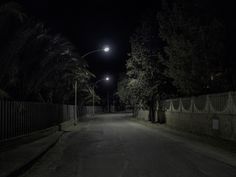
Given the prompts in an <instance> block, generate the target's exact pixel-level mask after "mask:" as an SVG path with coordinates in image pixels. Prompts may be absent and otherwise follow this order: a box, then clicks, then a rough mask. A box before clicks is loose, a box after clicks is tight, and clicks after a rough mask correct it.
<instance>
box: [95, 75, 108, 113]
mask: <svg viewBox="0 0 236 177" xmlns="http://www.w3.org/2000/svg"><path fill="white" fill-rule="evenodd" d="M109 80H110V78H109V77H105V78H103V79H100V80H98V81H96V82H95V83H94V84H93V116H94V115H95V110H94V104H95V86H96V85H97V84H98V83H99V82H101V81H107V82H108V81H109Z"/></svg>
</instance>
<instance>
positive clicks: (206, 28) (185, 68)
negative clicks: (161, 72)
mask: <svg viewBox="0 0 236 177" xmlns="http://www.w3.org/2000/svg"><path fill="white" fill-rule="evenodd" d="M204 7H205V5H204V4H202V3H200V2H198V1H187V0H180V1H178V2H176V3H172V4H168V3H166V1H163V10H162V12H160V13H159V14H158V22H159V27H160V30H159V31H160V37H161V39H162V40H163V41H165V42H166V47H165V53H166V55H167V57H168V59H169V62H168V69H169V72H168V74H169V76H170V77H171V78H173V80H174V84H175V85H176V87H177V88H178V89H179V92H180V93H181V94H182V95H189V96H190V95H197V94H202V93H206V92H209V91H211V90H212V89H213V88H215V87H213V85H212V84H216V83H215V82H216V81H217V82H218V91H219V90H222V89H223V88H220V87H219V86H220V85H222V86H226V83H224V81H225V80H224V79H221V80H216V79H215V78H216V77H217V76H219V75H224V65H223V60H224V27H223V25H222V24H221V23H220V22H219V21H218V20H217V19H215V18H214V16H212V15H211V14H210V12H209V9H208V10H207V9H205V8H204ZM219 82H220V83H219Z"/></svg>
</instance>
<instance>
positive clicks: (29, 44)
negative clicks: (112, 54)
mask: <svg viewBox="0 0 236 177" xmlns="http://www.w3.org/2000/svg"><path fill="white" fill-rule="evenodd" d="M18 9H20V8H19V6H18V5H11V4H6V5H3V6H2V7H1V8H0V23H1V24H3V25H4V26H3V28H1V31H2V32H3V33H2V34H0V35H2V36H5V38H4V45H0V51H1V52H0V89H1V90H0V94H1V95H3V96H4V97H7V98H11V99H14V100H24V101H43V102H52V103H69V102H70V101H71V100H73V99H72V95H74V83H75V81H76V80H77V81H79V82H78V92H83V94H82V95H83V96H84V97H83V98H81V99H86V97H88V96H89V95H91V93H90V92H84V90H85V89H89V79H90V78H91V77H94V75H93V74H92V73H90V72H89V71H88V69H87V64H86V62H85V61H84V60H83V59H82V58H81V57H80V55H79V54H78V52H77V49H76V48H75V46H74V45H73V44H72V43H71V42H70V41H69V40H68V39H66V38H64V37H62V36H61V35H54V34H53V33H51V32H50V30H49V29H48V28H47V27H45V25H44V24H43V23H39V22H37V21H35V20H32V19H30V18H27V17H25V18H24V20H22V18H21V15H18V14H21V13H16V12H18ZM9 14H10V15H9ZM15 14H17V15H15ZM8 18H13V20H11V22H12V23H13V24H6V20H7V19H8ZM13 27H14V28H13ZM5 28H6V29H7V30H2V29H5ZM4 32H5V33H6V34H4ZM0 42H2V41H0ZM85 93H86V94H85Z"/></svg>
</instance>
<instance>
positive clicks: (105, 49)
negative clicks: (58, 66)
mask: <svg viewBox="0 0 236 177" xmlns="http://www.w3.org/2000/svg"><path fill="white" fill-rule="evenodd" d="M101 51H102V52H105V53H107V52H109V51H110V48H109V47H108V46H105V47H104V48H102V49H96V50H92V51H90V52H87V53H85V54H84V55H82V56H81V58H85V57H86V56H88V55H90V54H93V53H96V52H101ZM72 60H77V59H75V58H72ZM107 79H108V80H109V77H106V81H108V80H107ZM77 85H78V81H77V80H76V81H75V110H74V111H75V112H74V114H75V118H74V124H75V125H76V124H77ZM93 91H94V89H93ZM93 97H94V93H93ZM93 99H94V98H93ZM93 105H94V103H93ZM93 113H94V106H93Z"/></svg>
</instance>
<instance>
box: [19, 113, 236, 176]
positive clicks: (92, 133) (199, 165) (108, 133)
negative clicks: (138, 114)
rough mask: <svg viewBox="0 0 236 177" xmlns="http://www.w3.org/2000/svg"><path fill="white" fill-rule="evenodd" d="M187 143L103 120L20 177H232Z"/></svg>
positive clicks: (112, 118)
mask: <svg viewBox="0 0 236 177" xmlns="http://www.w3.org/2000/svg"><path fill="white" fill-rule="evenodd" d="M206 154H207V153H201V152H199V151H196V150H195V149H194V147H192V146H189V142H185V141H183V140H181V139H178V138H176V136H172V135H171V134H168V133H165V132H163V131H161V130H158V129H153V128H150V127H146V126H144V125H141V124H139V123H137V122H134V121H130V120H128V119H127V117H125V116H124V115H123V114H103V115H100V116H98V117H97V118H95V119H93V120H91V121H87V122H83V123H81V124H80V126H79V127H77V128H73V129H71V130H70V131H68V132H66V133H65V134H64V135H63V137H62V138H61V140H60V141H59V142H58V144H57V145H56V146H55V147H53V148H52V149H51V150H50V151H49V152H48V153H46V155H45V156H43V157H42V158H41V159H40V160H39V161H38V162H37V163H36V164H35V165H34V166H33V167H32V168H31V169H30V170H29V171H27V172H26V173H25V174H24V175H22V176H24V177H236V168H235V167H233V166H230V165H228V164H226V163H223V162H221V161H219V160H215V159H214V158H212V157H210V156H207V155H206Z"/></svg>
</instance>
